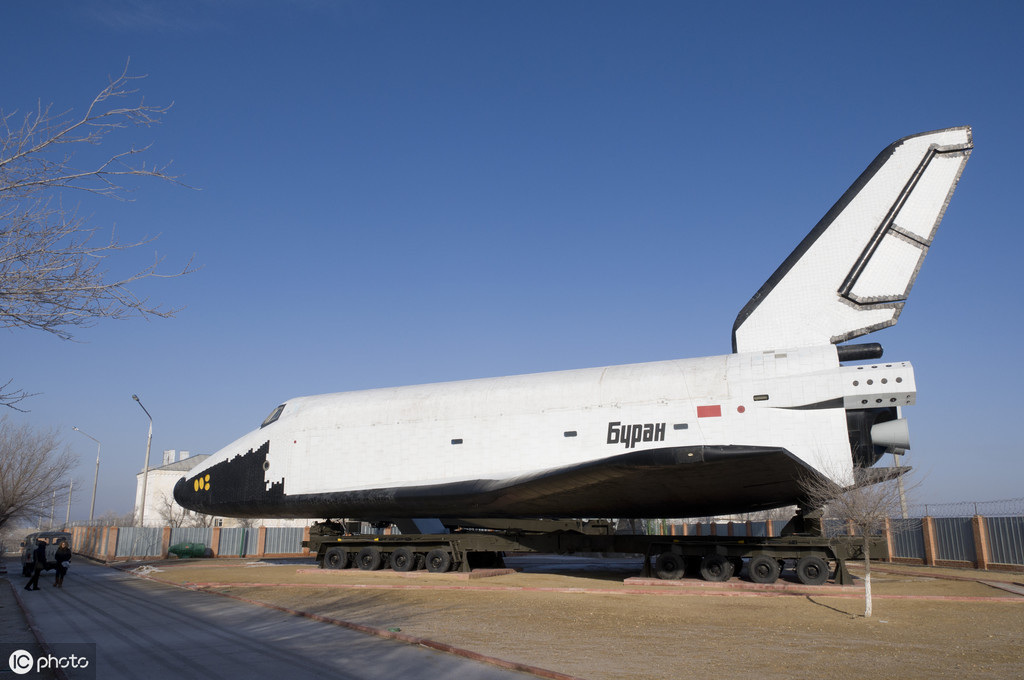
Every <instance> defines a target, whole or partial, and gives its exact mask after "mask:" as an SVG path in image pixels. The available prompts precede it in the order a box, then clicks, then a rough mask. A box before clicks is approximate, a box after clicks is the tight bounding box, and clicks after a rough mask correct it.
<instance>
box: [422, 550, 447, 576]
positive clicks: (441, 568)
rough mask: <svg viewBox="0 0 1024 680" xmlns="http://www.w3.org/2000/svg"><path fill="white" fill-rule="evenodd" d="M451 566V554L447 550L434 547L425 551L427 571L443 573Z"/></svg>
mask: <svg viewBox="0 0 1024 680" xmlns="http://www.w3.org/2000/svg"><path fill="white" fill-rule="evenodd" d="M451 568H452V556H451V555H449V554H448V551H447V550H444V549H442V548H434V549H433V550H431V551H430V552H428V553H427V571H429V572H430V573H431V574H443V573H444V572H446V571H448V570H449V569H451Z"/></svg>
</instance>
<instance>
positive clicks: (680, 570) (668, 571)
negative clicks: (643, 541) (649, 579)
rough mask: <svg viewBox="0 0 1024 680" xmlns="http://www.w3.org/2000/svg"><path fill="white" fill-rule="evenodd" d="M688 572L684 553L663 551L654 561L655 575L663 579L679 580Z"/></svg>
mask: <svg viewBox="0 0 1024 680" xmlns="http://www.w3.org/2000/svg"><path fill="white" fill-rule="evenodd" d="M685 573H686V562H685V561H684V560H683V556H682V555H676V554H675V553H671V552H663V553H661V554H660V555H658V559H657V560H655V562H654V575H655V576H657V577H658V578H660V579H662V580H663V581H677V580H679V579H681V578H682V577H683V574H685Z"/></svg>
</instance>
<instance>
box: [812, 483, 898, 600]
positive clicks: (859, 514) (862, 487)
mask: <svg viewBox="0 0 1024 680" xmlns="http://www.w3.org/2000/svg"><path fill="white" fill-rule="evenodd" d="M895 470H897V472H895V473H894V476H887V475H886V472H888V471H889V470H888V469H886V468H871V469H867V470H854V472H855V473H857V474H856V475H855V477H857V478H858V480H859V481H858V482H857V483H855V484H853V485H852V486H844V485H841V484H839V483H837V482H835V481H834V479H833V478H842V477H841V476H840V475H830V474H825V475H821V474H816V473H808V474H806V475H803V476H802V477H801V479H800V487H801V490H802V491H803V493H804V495H805V497H806V505H807V506H808V507H812V508H823V509H824V510H825V516H826V517H830V518H832V519H837V520H841V521H842V522H844V523H845V524H846V525H847V526H849V527H852V528H853V530H854V532H855V533H857V534H859V535H860V536H861V538H862V539H863V540H862V553H863V556H864V617H865V618H870V617H871V613H872V611H871V610H872V606H871V605H872V603H871V539H872V537H874V536H876V535H877V534H879V533H880V532H882V531H883V530H884V529H885V524H886V520H887V519H888V518H889V517H892V516H894V515H895V514H897V513H898V512H899V509H900V498H901V490H900V489H899V487H898V485H897V484H896V478H898V477H900V475H901V474H902V473H906V472H908V471H909V470H910V468H896V469H895ZM826 472H827V471H826Z"/></svg>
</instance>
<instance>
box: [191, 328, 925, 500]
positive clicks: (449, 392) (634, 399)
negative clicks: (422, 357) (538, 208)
mask: <svg viewBox="0 0 1024 680" xmlns="http://www.w3.org/2000/svg"><path fill="white" fill-rule="evenodd" d="M914 396H915V393H914V379H913V370H912V368H911V366H910V365H909V364H908V363H880V364H874V365H868V366H840V365H839V362H838V359H837V356H836V348H835V347H834V346H832V345H829V346H825V347H815V348H801V349H795V350H791V351H784V352H779V351H769V352H750V353H742V354H730V355H724V356H717V357H707V358H700V359H684V360H673V361H661V362H654V363H644V364H629V365H622V366H610V367H605V368H591V369H581V370H572V371H559V372H552V373H540V374H532V375H520V376H509V377H502V378H490V379H480V380H467V381H459V382H447V383H438V384H430V385H415V386H409V387H395V388H383V389H374V390H366V391H359V392H342V393H337V394H326V395H320V396H312V397H299V398H295V399H291V400H289V401H287V402H285V404H286V405H285V407H284V410H283V412H282V413H281V415H280V417H279V418H278V419H277V420H276V421H275V422H273V423H271V424H269V425H267V426H266V427H263V428H261V429H260V430H256V431H254V432H251V433H249V434H248V435H246V436H245V437H243V438H241V439H240V440H238V441H236V442H234V443H232V444H231V445H229V446H227V447H225V448H224V449H223V450H221V451H219V452H218V453H216V454H214V455H213V456H211V457H210V458H208V459H207V460H206V461H204V463H203V464H202V465H201V466H199V467H197V468H196V469H195V470H193V471H192V473H191V474H193V475H197V474H201V473H202V471H203V470H204V469H207V468H209V467H212V466H213V465H216V464H217V463H219V462H221V461H224V460H228V459H230V458H231V457H232V456H235V455H239V454H241V453H244V452H245V451H246V450H248V449H254V448H256V447H258V446H260V445H261V444H263V443H264V442H266V441H269V442H270V447H269V451H270V453H269V455H268V456H267V460H266V464H265V465H264V473H265V477H264V482H265V483H266V484H267V485H268V486H269V485H271V484H274V483H282V482H283V490H284V494H285V495H286V496H294V495H300V494H318V493H330V492H339V491H353V490H365V489H393V488H401V487H409V486H424V485H441V484H447V483H451V482H459V481H465V480H479V479H485V480H500V479H507V478H515V477H519V476H522V475H530V474H534V473H538V472H543V471H546V470H551V469H555V468H561V467H564V466H571V465H578V464H580V463H585V462H588V461H594V460H600V459H604V458H608V457H611V456H614V455H616V454H619V453H629V452H631V451H642V450H645V449H657V448H665V447H691V446H708V445H712V446H732V445H751V446H764V445H771V446H776V447H780V448H784V449H786V450H787V451H789V452H790V453H792V454H793V455H794V456H796V457H798V458H799V459H800V460H801V461H802V462H803V463H804V464H806V465H807V466H809V467H811V468H813V469H815V470H817V471H818V472H821V473H823V474H826V475H828V476H830V477H833V478H836V480H837V481H840V482H844V483H848V482H849V481H850V479H851V475H852V472H851V470H852V462H851V458H850V444H849V439H848V433H847V421H846V415H845V409H846V408H859V407H871V406H876V405H884V406H905V405H909V404H912V403H913V401H914Z"/></svg>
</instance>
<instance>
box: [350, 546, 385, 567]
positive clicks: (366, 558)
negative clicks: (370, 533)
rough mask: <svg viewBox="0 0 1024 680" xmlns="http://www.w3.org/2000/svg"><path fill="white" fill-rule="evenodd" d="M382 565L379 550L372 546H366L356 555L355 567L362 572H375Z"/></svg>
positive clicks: (382, 559)
mask: <svg viewBox="0 0 1024 680" xmlns="http://www.w3.org/2000/svg"><path fill="white" fill-rule="evenodd" d="M383 563H384V558H383V557H382V556H381V554H380V549H379V548H375V547H373V546H369V545H368V546H366V547H365V548H363V549H361V550H360V551H359V554H358V555H356V566H357V567H359V568H360V569H362V570H363V571H377V570H378V569H380V566H381V565H382V564H383Z"/></svg>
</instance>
